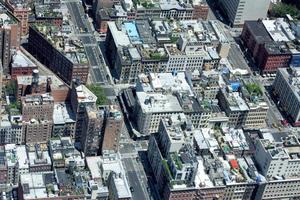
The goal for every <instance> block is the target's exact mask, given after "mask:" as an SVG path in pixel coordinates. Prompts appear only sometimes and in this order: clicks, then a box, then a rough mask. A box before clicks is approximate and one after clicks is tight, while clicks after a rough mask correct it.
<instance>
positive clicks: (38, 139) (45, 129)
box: [23, 119, 53, 144]
mask: <svg viewBox="0 0 300 200" xmlns="http://www.w3.org/2000/svg"><path fill="white" fill-rule="evenodd" d="M52 126H53V122H52V120H36V119H31V120H30V121H23V127H24V129H23V130H24V132H23V135H24V136H25V143H26V144H34V143H45V142H47V141H48V140H49V139H50V137H51V133H52Z"/></svg>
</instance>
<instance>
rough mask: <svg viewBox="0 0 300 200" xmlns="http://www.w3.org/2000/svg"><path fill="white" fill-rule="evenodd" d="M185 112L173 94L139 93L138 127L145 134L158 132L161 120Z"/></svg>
mask: <svg viewBox="0 0 300 200" xmlns="http://www.w3.org/2000/svg"><path fill="white" fill-rule="evenodd" d="M182 112H183V110H182V108H181V105H180V104H179V102H178V99H177V98H176V97H175V96H173V95H171V94H160V93H149V94H148V93H145V92H137V126H138V128H139V131H140V132H141V133H143V134H150V133H155V132H157V131H158V126H159V123H160V120H161V119H162V118H163V117H169V116H171V115H172V114H175V113H182Z"/></svg>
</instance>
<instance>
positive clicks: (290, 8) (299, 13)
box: [270, 3, 300, 19]
mask: <svg viewBox="0 0 300 200" xmlns="http://www.w3.org/2000/svg"><path fill="white" fill-rule="evenodd" d="M270 14H271V16H272V17H285V16H286V15H287V14H290V15H291V16H292V17H293V18H295V19H300V10H299V9H298V8H297V7H296V6H294V5H291V4H285V3H278V4H276V5H274V6H273V7H272V10H271V13H270Z"/></svg>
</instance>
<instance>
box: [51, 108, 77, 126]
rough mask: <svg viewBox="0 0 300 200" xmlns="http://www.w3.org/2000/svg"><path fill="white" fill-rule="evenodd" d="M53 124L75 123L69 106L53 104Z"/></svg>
mask: <svg viewBox="0 0 300 200" xmlns="http://www.w3.org/2000/svg"><path fill="white" fill-rule="evenodd" d="M53 123H54V124H67V123H75V114H74V112H73V111H72V109H71V106H70V105H69V104H65V103H59V104H54V111H53Z"/></svg>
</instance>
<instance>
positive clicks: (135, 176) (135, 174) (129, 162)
mask: <svg viewBox="0 0 300 200" xmlns="http://www.w3.org/2000/svg"><path fill="white" fill-rule="evenodd" d="M122 162H123V165H124V167H125V169H126V173H127V178H128V182H129V186H130V187H133V190H134V191H133V192H132V199H133V200H140V199H143V200H147V199H150V198H149V196H148V195H146V194H147V191H145V188H144V187H143V186H142V184H141V180H140V179H141V176H142V173H141V171H140V170H139V169H136V168H137V165H136V164H134V162H136V161H135V160H134V159H133V158H124V159H122ZM139 177H140V178H139ZM144 178H146V177H144Z"/></svg>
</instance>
